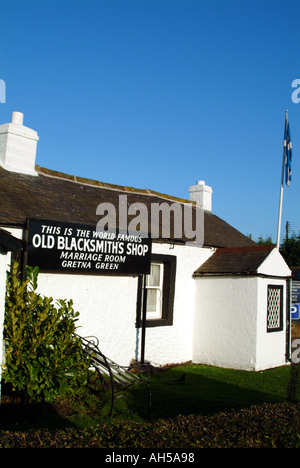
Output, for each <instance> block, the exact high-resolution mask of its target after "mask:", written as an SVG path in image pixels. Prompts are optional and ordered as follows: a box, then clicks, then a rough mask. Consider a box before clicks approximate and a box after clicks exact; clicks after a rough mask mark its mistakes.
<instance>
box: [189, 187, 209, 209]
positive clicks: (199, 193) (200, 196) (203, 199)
mask: <svg viewBox="0 0 300 468" xmlns="http://www.w3.org/2000/svg"><path fill="white" fill-rule="evenodd" d="M189 192H190V200H192V201H195V202H197V203H199V205H201V206H202V208H203V209H204V210H206V211H211V207H212V203H211V198H212V188H211V187H209V186H208V185H205V181H204V180H198V181H197V184H196V185H192V186H191V187H190V188H189Z"/></svg>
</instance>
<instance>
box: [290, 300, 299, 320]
mask: <svg viewBox="0 0 300 468" xmlns="http://www.w3.org/2000/svg"><path fill="white" fill-rule="evenodd" d="M299 318H300V304H293V305H292V307H291V319H292V320H299Z"/></svg>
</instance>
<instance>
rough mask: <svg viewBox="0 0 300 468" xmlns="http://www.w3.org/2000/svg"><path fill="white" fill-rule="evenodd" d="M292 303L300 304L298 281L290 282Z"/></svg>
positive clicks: (299, 284) (299, 285)
mask: <svg viewBox="0 0 300 468" xmlns="http://www.w3.org/2000/svg"><path fill="white" fill-rule="evenodd" d="M292 303H293V304H297V303H300V281H292Z"/></svg>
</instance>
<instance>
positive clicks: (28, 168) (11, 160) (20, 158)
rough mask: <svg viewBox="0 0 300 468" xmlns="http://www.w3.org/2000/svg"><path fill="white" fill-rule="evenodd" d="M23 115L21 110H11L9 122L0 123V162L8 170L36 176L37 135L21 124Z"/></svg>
mask: <svg viewBox="0 0 300 468" xmlns="http://www.w3.org/2000/svg"><path fill="white" fill-rule="evenodd" d="M23 117H24V116H23V114H22V113H21V112H13V113H12V117H11V123H7V124H3V125H0V164H1V166H2V167H4V169H6V170H8V171H13V172H19V173H21V174H29V175H35V176H36V175H38V174H37V172H36V171H35V158H36V147H37V142H38V139H39V137H38V135H37V132H36V131H35V130H32V129H31V128H28V127H25V126H24V125H23Z"/></svg>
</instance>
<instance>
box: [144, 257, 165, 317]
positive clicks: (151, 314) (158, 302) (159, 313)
mask: <svg viewBox="0 0 300 468" xmlns="http://www.w3.org/2000/svg"><path fill="white" fill-rule="evenodd" d="M152 266H158V267H159V284H157V285H149V284H148V282H149V279H150V275H147V276H146V289H147V313H146V319H147V320H157V319H161V318H162V299H163V279H164V264H163V263H160V262H152V263H151V268H152ZM149 291H156V307H155V310H153V311H149V310H148V305H149V301H148V297H149V296H148V292H149Z"/></svg>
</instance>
